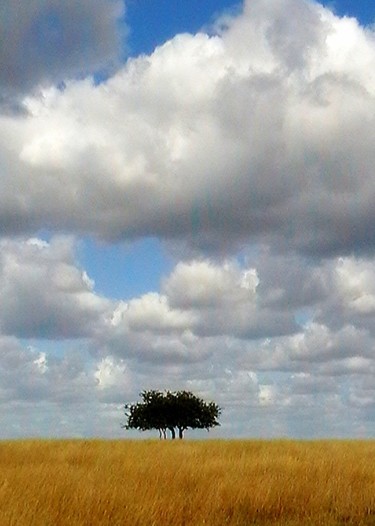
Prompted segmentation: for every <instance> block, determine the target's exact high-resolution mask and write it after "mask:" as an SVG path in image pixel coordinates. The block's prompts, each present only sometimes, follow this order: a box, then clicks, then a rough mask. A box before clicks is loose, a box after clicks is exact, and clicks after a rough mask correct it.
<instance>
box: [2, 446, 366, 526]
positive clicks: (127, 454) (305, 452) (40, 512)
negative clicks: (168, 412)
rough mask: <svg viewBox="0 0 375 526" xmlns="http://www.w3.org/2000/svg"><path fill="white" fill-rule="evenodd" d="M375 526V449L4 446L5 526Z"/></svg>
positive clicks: (342, 447) (3, 509) (3, 490)
mask: <svg viewBox="0 0 375 526" xmlns="http://www.w3.org/2000/svg"><path fill="white" fill-rule="evenodd" d="M266 524H267V525H268V524H269V525H283V526H300V525H310V526H312V525H321V526H332V525H349V524H351V525H355V526H361V525H375V442H370V441H368V442H362V441H317V442H297V441H283V440H280V441H210V440H206V441H189V440H183V441H174V442H172V441H158V440H155V441H154V440H153V441H146V440H145V441H143V440H140V441H130V440H117V441H104V440H65V441H63V440H55V441H48V440H45V441H43V440H25V441H9V442H0V525H1V526H10V525H11V526H60V525H64V526H65V525H66V526H83V525H85V526H99V525H100V526H104V525H106V526H123V525H125V526H127V525H129V526H152V525H154V526H159V525H160V526H161V525H163V526H172V525H173V526H182V525H185V526H190V525H192V526H195V525H197V526H198V525H206V526H207V525H209V526H222V525H237V526H240V525H241V526H245V525H246V526H248V525H266Z"/></svg>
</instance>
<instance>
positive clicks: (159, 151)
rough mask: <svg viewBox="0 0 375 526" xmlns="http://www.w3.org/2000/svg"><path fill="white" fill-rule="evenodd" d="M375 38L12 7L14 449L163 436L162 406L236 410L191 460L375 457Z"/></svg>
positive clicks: (353, 10) (108, 3) (95, 7)
mask: <svg viewBox="0 0 375 526" xmlns="http://www.w3.org/2000/svg"><path fill="white" fill-rule="evenodd" d="M202 4H203V5H202ZM374 24H375V6H374V3H373V1H372V0H371V1H370V0H369V1H357V2H352V1H349V0H336V1H330V2H324V3H319V2H317V1H313V0H244V1H243V2H237V3H233V2H232V1H230V0H226V1H225V0H220V1H218V0H216V1H214V0H206V1H205V2H198V0H190V1H189V2H186V1H182V0H176V1H175V2H170V1H169V2H167V0H160V1H153V2H151V1H149V0H128V1H125V2H123V1H122V0H81V1H80V2H77V1H74V0H71V1H66V2H63V3H62V2H59V1H58V0H33V2H28V3H23V4H22V7H20V6H19V5H17V6H16V5H15V3H14V2H13V1H12V0H3V2H2V3H1V6H0V41H2V42H5V43H6V45H3V46H1V47H0V183H1V184H0V305H1V309H0V423H1V425H0V438H2V439H5V438H21V437H87V438H90V437H103V438H143V437H149V436H153V435H146V434H140V433H138V432H136V431H135V432H127V431H124V430H123V429H122V428H121V424H122V423H124V421H125V416H124V410H123V406H124V404H125V403H129V402H135V401H137V399H138V395H139V393H140V392H141V391H142V390H144V389H160V390H164V389H169V390H180V389H186V390H190V391H193V392H194V393H195V394H197V395H198V396H201V397H202V398H204V399H205V400H207V401H209V400H214V401H215V402H216V403H218V404H219V405H220V406H221V407H222V416H221V426H220V427H218V428H215V429H213V430H211V431H210V432H209V434H207V432H206V431H204V432H200V431H199V432H190V433H188V435H187V437H189V436H190V437H191V438H192V437H196V438H203V437H204V438H207V437H208V438H253V437H256V438H275V437H290V438H321V437H332V438H336V437H339V438H345V437H350V438H372V437H373V436H374V434H375V383H374V374H375V230H374V224H375V210H374V206H373V203H374V197H375V177H374V166H375V148H374V145H375V126H374V124H375V30H374V27H375V25H374ZM155 436H157V433H156V435H155Z"/></svg>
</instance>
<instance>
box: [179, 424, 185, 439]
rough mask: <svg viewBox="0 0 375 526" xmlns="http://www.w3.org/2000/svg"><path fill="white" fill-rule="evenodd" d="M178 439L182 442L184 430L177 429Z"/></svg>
mask: <svg viewBox="0 0 375 526" xmlns="http://www.w3.org/2000/svg"><path fill="white" fill-rule="evenodd" d="M178 438H179V439H180V440H182V439H183V438H184V430H183V429H182V427H179V428H178Z"/></svg>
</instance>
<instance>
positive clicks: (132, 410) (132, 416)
mask: <svg viewBox="0 0 375 526" xmlns="http://www.w3.org/2000/svg"><path fill="white" fill-rule="evenodd" d="M140 396H141V399H142V401H141V402H137V403H135V404H126V405H125V416H126V417H127V422H126V424H123V425H122V427H123V428H125V429H138V430H139V431H148V430H151V429H157V430H158V431H159V436H160V438H162V437H164V438H166V433H167V430H169V431H170V433H171V438H172V439H175V438H176V431H177V432H178V437H179V438H183V436H184V432H185V431H186V430H187V429H189V428H190V429H207V431H208V430H209V429H210V428H211V427H215V426H219V425H220V424H219V422H218V420H217V419H218V417H219V415H220V413H221V409H220V407H219V406H218V405H217V404H215V403H214V402H205V401H204V400H202V399H201V398H198V397H197V396H195V395H194V394H193V393H191V392H190V391H176V392H171V391H165V392H161V391H142V392H141V393H140Z"/></svg>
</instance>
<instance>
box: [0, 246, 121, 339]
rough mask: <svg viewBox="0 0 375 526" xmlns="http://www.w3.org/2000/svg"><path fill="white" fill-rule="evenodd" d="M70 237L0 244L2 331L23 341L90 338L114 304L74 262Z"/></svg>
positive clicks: (0, 324)
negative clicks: (100, 294) (103, 295)
mask: <svg viewBox="0 0 375 526" xmlns="http://www.w3.org/2000/svg"><path fill="white" fill-rule="evenodd" d="M73 247H74V244H73V240H72V239H71V238H61V237H60V238H54V239H53V240H52V241H51V243H47V242H43V241H41V240H40V239H36V238H35V239H33V238H31V239H28V240H23V241H22V240H21V241H14V240H10V239H8V240H3V241H1V242H0V302H1V304H2V309H1V313H0V328H1V331H2V332H3V333H4V334H9V335H14V336H17V337H22V338H48V339H60V338H61V339H64V338H67V339H69V338H81V337H87V336H89V335H91V334H92V333H93V331H94V329H95V327H96V326H97V325H98V324H99V323H100V320H101V319H102V318H103V317H105V313H106V312H107V311H108V312H109V313H111V310H112V309H111V307H112V303H111V302H110V301H109V300H107V299H105V298H101V297H99V296H97V295H96V294H95V293H94V292H93V283H92V281H91V280H90V279H89V277H88V276H87V274H86V273H85V271H84V270H82V269H80V268H78V267H77V266H76V265H75V261H74V250H73Z"/></svg>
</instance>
